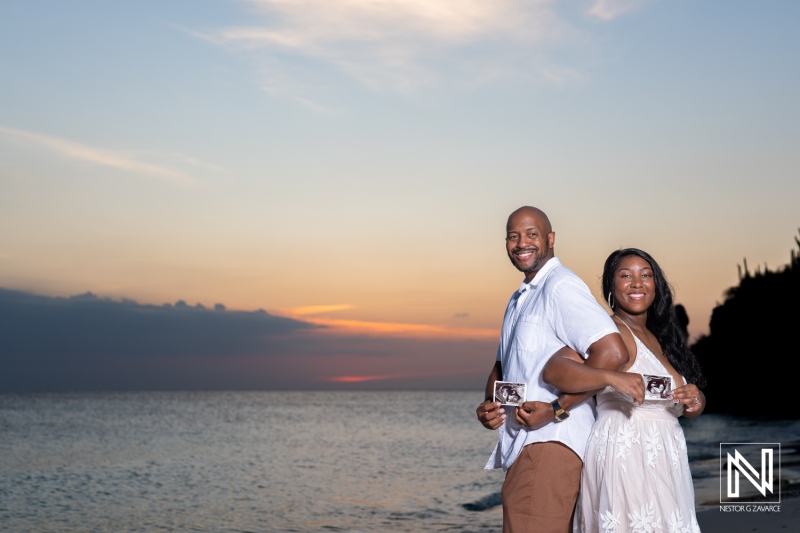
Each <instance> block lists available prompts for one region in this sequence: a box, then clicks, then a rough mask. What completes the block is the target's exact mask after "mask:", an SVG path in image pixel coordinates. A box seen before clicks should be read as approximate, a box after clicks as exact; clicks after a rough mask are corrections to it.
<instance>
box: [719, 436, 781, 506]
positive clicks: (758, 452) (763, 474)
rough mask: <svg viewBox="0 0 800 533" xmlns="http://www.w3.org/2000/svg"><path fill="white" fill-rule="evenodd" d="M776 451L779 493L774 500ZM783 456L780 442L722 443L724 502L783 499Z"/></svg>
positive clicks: (721, 467) (721, 478) (721, 490)
mask: <svg viewBox="0 0 800 533" xmlns="http://www.w3.org/2000/svg"><path fill="white" fill-rule="evenodd" d="M776 451H777V454H776V453H775V452H776ZM776 455H777V459H778V468H777V471H778V476H777V484H778V496H777V501H772V500H771V499H770V498H773V499H774V498H775V490H774V489H775V483H776V476H775V475H774V474H775V458H776ZM780 456H781V445H780V443H744V442H737V443H720V445H719V458H720V503H780V501H781V496H780ZM753 465H755V466H753ZM742 477H743V478H744V480H747V481H748V482H749V484H748V483H745V482H744V480H743V479H742ZM740 489H741V492H740ZM753 489H755V490H753ZM768 493H769V494H768ZM759 494H760V495H761V496H760V497H759ZM754 500H757V501H754Z"/></svg>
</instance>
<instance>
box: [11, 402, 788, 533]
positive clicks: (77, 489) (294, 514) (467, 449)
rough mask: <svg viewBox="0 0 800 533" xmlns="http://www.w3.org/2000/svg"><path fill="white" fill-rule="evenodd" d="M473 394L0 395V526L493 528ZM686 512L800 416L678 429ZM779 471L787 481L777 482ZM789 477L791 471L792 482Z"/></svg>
mask: <svg viewBox="0 0 800 533" xmlns="http://www.w3.org/2000/svg"><path fill="white" fill-rule="evenodd" d="M481 399H482V391H468V392H466V391H443V392H433V391H380V392H378V391H369V392H366V391H365V392H351V391H335V392H332V391H314V392H301V391H295V392H276V391H270V392H86V393H77V392H76V393H3V394H0V531H8V532H14V533H28V532H30V533H40V532H41V533H59V532H69V533H82V532H115V533H123V532H131V533H133V532H141V533H152V532H159V531H170V532H213V533H217V532H220V533H221V532H232V533H234V532H235V533H245V532H336V531H342V532H365V533H366V532H369V533H375V532H419V531H425V532H458V533H468V532H476V533H477V532H499V531H501V522H502V511H501V508H500V507H499V505H498V504H499V501H500V487H501V485H502V480H503V473H502V471H499V470H494V471H487V470H484V469H483V465H484V464H485V463H486V460H487V459H488V456H489V454H490V452H491V450H492V448H493V447H494V444H495V442H496V438H497V437H496V433H495V432H492V431H489V430H486V429H484V428H483V427H481V426H480V424H479V423H478V422H477V420H476V418H475V407H476V406H477V404H478V402H480V400H481ZM683 424H684V430H685V433H686V438H687V445H688V449H689V456H690V465H691V467H692V471H693V476H694V479H695V490H696V497H697V500H698V509H702V508H704V507H705V506H708V505H713V504H715V503H716V502H718V501H719V476H720V469H719V453H720V447H719V443H720V441H722V442H782V443H785V444H784V450H783V451H784V453H791V452H792V451H794V450H792V449H791V447H792V446H794V443H796V442H798V441H800V438H799V437H800V421H772V422H765V421H758V420H748V419H738V418H734V417H729V416H724V415H715V414H704V415H702V416H701V417H700V418H698V419H696V420H686V421H684V422H683ZM784 475H786V474H784ZM789 475H794V474H793V473H791V472H790V473H789Z"/></svg>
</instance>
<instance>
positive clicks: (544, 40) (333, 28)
mask: <svg viewBox="0 0 800 533" xmlns="http://www.w3.org/2000/svg"><path fill="white" fill-rule="evenodd" d="M246 3H247V4H249V5H250V7H251V8H252V9H253V11H254V12H255V13H256V16H258V17H260V18H261V21H262V22H261V23H260V24H259V23H257V24H253V25H246V26H231V27H226V28H220V29H215V30H209V31H190V33H192V34H193V35H195V36H198V37H200V38H202V39H205V40H206V41H208V42H211V43H214V44H216V45H220V46H226V47H229V48H231V49H233V50H237V51H241V52H246V53H250V54H253V56H254V57H255V58H257V60H258V62H259V64H260V70H261V71H262V72H263V73H264V77H265V78H266V79H267V81H264V82H263V84H262V86H263V87H264V88H265V89H266V90H267V91H268V92H270V93H271V94H279V93H282V92H284V91H285V92H286V94H289V95H290V96H292V97H293V98H301V99H303V100H304V101H306V102H311V101H312V100H311V99H310V98H309V96H308V93H309V92H310V91H311V89H310V87H313V86H314V84H315V83H316V84H317V85H318V84H319V79H313V78H314V76H315V75H318V76H324V75H325V74H320V71H323V72H326V69H330V68H332V69H334V71H336V72H339V73H343V74H345V75H346V76H349V77H351V78H354V79H356V80H357V81H358V82H360V83H361V84H363V85H364V86H366V87H369V88H370V89H373V90H376V91H392V92H401V93H409V92H415V91H418V90H420V89H424V88H428V87H436V86H440V85H441V84H442V83H443V80H444V79H450V80H454V81H455V82H456V83H457V84H466V85H473V84H476V83H479V84H480V83H487V82H491V81H493V80H497V79H504V78H508V77H513V78H518V77H520V76H524V77H529V76H533V77H534V78H537V79H540V80H546V81H549V82H555V83H560V82H562V81H564V80H567V79H574V78H579V77H580V74H579V73H577V71H576V70H575V69H574V68H573V67H570V66H568V65H565V64H563V63H562V60H561V59H559V60H556V59H555V57H556V56H557V55H558V54H557V53H556V52H555V51H557V50H561V49H569V48H572V47H574V46H576V45H578V46H581V45H584V46H585V45H587V42H588V41H590V40H591V39H590V37H589V36H588V34H587V33H586V32H584V31H582V30H580V29H579V28H578V27H577V25H576V24H575V23H573V22H571V21H570V20H569V18H568V16H567V15H564V14H562V13H560V12H559V11H558V10H557V7H559V6H558V3H557V2H554V1H553V0H496V1H492V2H486V1H485V0H462V1H459V2H452V1H450V0H380V1H378V0H343V1H339V2H330V1H328V0H247V2H246ZM639 3H641V2H639V1H636V0H627V1H621V0H620V1H617V2H612V1H611V0H606V1H597V2H595V3H594V4H593V5H592V8H591V13H592V15H593V16H595V17H597V18H600V19H602V20H608V19H610V18H613V17H614V16H617V15H618V14H620V13H622V12H624V11H626V10H628V9H632V7H631V5H633V4H635V5H638V4H639ZM562 9H564V10H566V8H562ZM562 59H563V58H562ZM326 79H330V77H329V76H328V77H327V78H326ZM301 80H302V81H301ZM315 105H316V104H315Z"/></svg>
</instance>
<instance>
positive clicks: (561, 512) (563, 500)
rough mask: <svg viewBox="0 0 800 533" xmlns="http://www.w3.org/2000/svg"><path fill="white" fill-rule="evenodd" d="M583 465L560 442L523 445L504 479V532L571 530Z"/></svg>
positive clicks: (569, 531)
mask: <svg viewBox="0 0 800 533" xmlns="http://www.w3.org/2000/svg"><path fill="white" fill-rule="evenodd" d="M582 467H583V462H582V461H581V459H580V457H578V456H577V454H576V453H575V452H573V451H572V450H571V449H570V448H569V447H567V446H566V445H564V444H561V443H560V442H537V443H534V444H528V445H527V446H525V447H524V448H522V451H521V452H520V454H519V457H517V459H516V460H515V461H514V463H513V464H512V465H511V468H509V469H508V472H506V479H505V481H504V482H503V533H571V532H572V514H573V511H574V510H575V501H576V500H577V499H578V489H579V488H580V482H581V468H582Z"/></svg>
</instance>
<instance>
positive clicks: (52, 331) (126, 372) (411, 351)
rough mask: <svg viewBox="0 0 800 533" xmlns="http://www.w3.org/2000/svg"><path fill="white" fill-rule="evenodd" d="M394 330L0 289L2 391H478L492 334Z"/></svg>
mask: <svg viewBox="0 0 800 533" xmlns="http://www.w3.org/2000/svg"><path fill="white" fill-rule="evenodd" d="M333 307H340V306H333ZM305 309H306V310H308V309H310V308H305ZM345 322H346V321H345ZM399 326H402V327H397V328H395V329H392V328H391V327H388V328H387V326H386V325H382V324H381V323H369V322H365V323H363V324H359V325H358V326H357V327H355V326H354V327H349V328H348V327H344V326H342V325H341V324H339V323H337V322H335V321H334V322H332V324H331V325H326V324H322V323H312V322H310V321H306V320H297V319H294V318H286V317H280V316H275V315H272V314H269V313H266V312H264V311H231V310H228V309H226V308H225V306H224V305H222V304H216V305H214V306H213V307H211V308H206V307H204V306H202V305H199V304H198V305H195V306H190V305H188V304H186V303H185V302H183V301H179V302H177V303H175V304H166V305H160V306H158V305H145V304H139V303H136V302H134V301H131V300H125V299H123V300H120V301H117V300H110V299H105V298H100V297H97V296H96V295H93V294H91V293H86V294H83V295H80V296H73V297H69V298H62V297H50V296H42V295H37V294H33V293H29V292H24V291H16V290H9V289H2V288H0V390H32V389H36V390H65V389H71V390H79V389H80V390H87V389H90V390H91V389H93V390H97V389H169V390H174V389H184V390H196V389H276V388H277V389H303V388H330V387H343V386H349V387H352V386H359V387H361V388H364V387H367V388H369V387H373V388H385V387H387V386H391V387H394V388H434V387H436V388H441V387H443V386H444V387H450V388H463V387H465V386H468V387H470V388H471V387H478V388H480V387H482V386H483V382H485V379H486V377H485V376H486V373H487V372H488V371H489V370H490V368H491V365H492V364H493V362H494V353H495V349H496V342H497V340H496V337H497V332H494V335H492V336H491V337H492V338H489V336H488V335H487V336H485V337H483V336H480V335H478V336H477V337H476V336H475V335H474V334H473V336H472V337H469V334H468V331H467V330H463V333H465V334H467V336H465V337H460V336H458V335H456V334H455V333H456V332H457V331H456V330H449V331H444V330H440V329H437V328H435V327H431V329H430V330H428V329H426V327H425V326H415V325H399ZM381 331H385V334H381Z"/></svg>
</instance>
